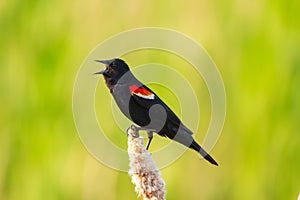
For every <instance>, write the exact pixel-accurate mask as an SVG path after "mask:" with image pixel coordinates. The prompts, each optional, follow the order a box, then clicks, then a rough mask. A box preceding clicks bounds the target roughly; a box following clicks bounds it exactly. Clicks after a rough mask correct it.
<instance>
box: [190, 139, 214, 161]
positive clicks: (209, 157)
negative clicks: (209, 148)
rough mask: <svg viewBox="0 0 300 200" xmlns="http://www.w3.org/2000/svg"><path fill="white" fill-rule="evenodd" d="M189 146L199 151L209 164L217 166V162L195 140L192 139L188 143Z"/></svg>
mask: <svg viewBox="0 0 300 200" xmlns="http://www.w3.org/2000/svg"><path fill="white" fill-rule="evenodd" d="M190 148H192V149H194V150H195V151H197V152H199V153H200V154H201V155H202V156H203V158H204V159H205V160H207V161H208V162H210V163H211V164H213V165H216V166H218V163H217V162H216V161H215V160H214V159H213V158H212V157H211V156H210V155H209V154H208V153H207V152H206V151H205V150H204V149H203V148H202V147H201V146H200V145H199V144H198V143H197V142H195V141H193V142H192V144H191V145H190Z"/></svg>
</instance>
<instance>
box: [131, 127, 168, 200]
mask: <svg viewBox="0 0 300 200" xmlns="http://www.w3.org/2000/svg"><path fill="white" fill-rule="evenodd" d="M127 135H128V155H129V160H130V164H129V167H130V170H129V172H128V174H129V175H130V176H131V178H132V183H133V184H135V191H136V192H137V193H138V196H139V197H140V198H141V199H143V200H148V199H149V200H164V199H165V197H164V195H165V193H166V191H165V182H164V180H163V179H162V178H161V174H160V171H159V170H158V169H157V168H156V166H155V162H154V161H153V159H152V157H151V155H150V153H149V152H148V151H147V150H146V149H145V147H144V140H143V138H141V137H139V133H138V128H137V127H135V126H133V125H132V126H131V127H130V128H128V130H127Z"/></svg>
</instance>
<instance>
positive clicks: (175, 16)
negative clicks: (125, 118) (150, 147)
mask: <svg viewBox="0 0 300 200" xmlns="http://www.w3.org/2000/svg"><path fill="white" fill-rule="evenodd" d="M299 10H300V3H299V1H296V0H295V1H278V0H277V1H276V0H275V1H257V0H255V1H244V0H240V1H224V2H218V1H196V0H193V1H177V0H174V1H157V0H152V1H134V0H127V1H121V0H119V1H90V0H87V1H76V0H75V1H57V0H56V1H32V0H31V1H0V30H1V32H0V33H1V35H0V88H1V98H0V113H1V114H0V199H3V200H15V199H24V200H27V199H30V200H32V199H45V200H47V199H49V200H50V199H51V200H52V199H85V200H89V199H105V200H106V199H107V200H110V199H118V200H121V199H124V200H125V199H137V197H136V196H137V195H136V194H135V192H134V186H133V185H132V184H131V180H130V177H129V176H128V175H127V174H126V173H122V172H118V171H115V170H113V169H110V168H108V167H106V166H104V165H102V164H100V163H99V162H97V161H96V160H95V159H94V158H93V157H92V156H91V155H90V154H89V153H88V152H87V151H86V149H85V147H84V146H83V145H82V143H81V142H80V139H79V137H78V134H77V132H76V128H75V125H74V122H73V117H72V90H73V83H74V80H75V77H76V73H77V70H78V69H79V67H80V65H81V63H82V62H83V60H84V59H85V58H86V56H87V55H88V53H89V52H90V51H91V50H92V49H93V48H94V47H95V46H96V45H97V44H99V43H100V42H102V41H103V40H105V39H107V38H108V37H110V36H112V35H114V34H117V33H119V32H121V31H125V30H128V29H132V28H138V27H145V26H156V27H163V28H170V29H174V30H177V31H179V32H182V33H184V34H186V35H187V36H189V37H191V38H193V39H195V40H196V41H197V42H199V43H201V44H202V45H203V46H204V47H205V48H206V49H207V51H208V53H209V54H210V55H211V57H212V58H213V60H214V61H215V63H216V65H217V66H218V68H219V70H220V73H221V74H222V77H223V80H224V83H225V87H226V93H227V117H226V122H225V125H224V130H223V132H222V135H221V137H220V139H219V141H218V143H217V145H216V146H215V148H214V149H213V151H212V152H211V153H212V155H213V156H214V157H215V158H216V159H217V160H218V162H219V163H220V166H219V167H218V168H216V167H213V166H211V165H209V164H208V163H207V162H205V161H203V160H200V161H199V159H198V157H197V155H196V154H195V153H194V152H192V151H188V152H186V153H185V154H184V156H183V157H181V158H180V159H179V160H178V161H177V162H175V163H174V164H173V165H171V166H169V167H167V168H165V169H163V170H161V172H162V175H163V178H164V180H165V182H166V183H167V191H168V194H167V198H168V199H296V198H297V196H298V193H299V192H300V156H299V154H300V135H299V134H300V131H299V130H300V123H299V121H300V93H299V86H300V53H299V52H300V23H299V20H300V14H299ZM142 55H143V56H144V57H143V56H130V55H127V56H126V57H124V58H126V60H127V62H128V63H130V64H131V65H132V66H135V65H136V64H141V63H143V62H146V61H147V62H149V61H152V62H162V63H163V64H167V65H171V66H178V67H179V68H180V66H181V65H177V63H176V62H177V61H178V60H176V59H165V57H164V56H166V55H165V54H164V53H162V54H161V55H160V54H159V53H158V52H156V53H153V54H151V52H150V53H149V56H146V55H147V52H146V53H145V52H144V53H143V54H142ZM99 58H101V55H99ZM178 62H180V61H178ZM183 71H184V70H183ZM191 81H192V82H193V81H195V82H193V83H196V84H198V82H197V81H196V80H195V79H193V80H191ZM100 82H101V81H100ZM99 84H103V82H102V83H99ZM199 84H200V83H199ZM201 87H203V88H205V86H199V88H201ZM157 90H158V91H157V93H159V88H157ZM199 91H201V90H199ZM105 92H107V93H108V91H107V90H106V91H105ZM206 93H207V92H206ZM106 96H107V97H108V98H109V96H108V95H106ZM204 96H205V95H204ZM205 101H206V100H205V98H204V100H203V102H205ZM176 102H177V101H176V100H174V102H172V101H170V100H169V103H170V104H173V103H174V105H173V107H175V108H177V107H178V106H177V104H176ZM208 103H209V102H208ZM171 107H172V106H171ZM204 113H205V112H204ZM207 113H208V114H207V116H206V117H205V115H204V116H202V118H201V119H203V120H204V122H205V123H204V125H203V126H204V128H203V130H205V124H207V123H208V122H209V119H210V118H209V117H210V116H209V111H207ZM187 124H188V122H187ZM111 126H112V127H110V128H111V129H112V130H113V129H114V127H113V125H111ZM200 130H201V129H200ZM118 134H119V135H121V133H116V135H114V136H113V138H112V139H113V140H118V139H116V138H117V137H118V136H117V135H118ZM203 137H204V136H203V134H202V135H201V133H199V134H198V135H197V139H198V140H199V141H202V139H203ZM120 138H121V139H120V140H124V137H123V136H122V137H121V136H120ZM155 140H157V141H159V139H158V138H157V137H156V138H155ZM123 143H124V147H125V148H126V141H123Z"/></svg>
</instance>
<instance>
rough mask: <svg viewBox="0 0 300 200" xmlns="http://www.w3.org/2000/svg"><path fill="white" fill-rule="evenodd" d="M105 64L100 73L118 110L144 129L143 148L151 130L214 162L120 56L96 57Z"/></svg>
mask: <svg viewBox="0 0 300 200" xmlns="http://www.w3.org/2000/svg"><path fill="white" fill-rule="evenodd" d="M96 62H100V63H103V64H105V65H106V68H105V69H104V70H102V71H100V72H96V73H95V74H102V75H103V76H104V79H105V83H106V85H107V87H108V88H109V90H110V93H111V94H112V95H113V97H114V99H115V101H116V103H117V105H118V107H119V108H120V110H121V111H122V113H123V114H124V115H125V116H126V117H127V118H129V119H130V120H131V121H133V122H134V123H135V124H137V125H139V126H140V127H142V128H143V129H144V130H148V131H147V133H148V138H149V140H148V144H147V147H146V148H147V149H148V148H149V145H150V143H151V140H152V137H153V134H152V132H156V133H158V134H159V135H160V136H164V137H165V136H166V137H168V138H170V139H173V140H175V141H177V142H179V143H181V144H183V145H185V146H187V147H189V148H191V149H194V150H195V151H197V152H199V153H200V154H201V155H202V156H203V157H204V158H205V159H206V160H208V161H209V162H210V163H212V164H214V165H218V163H217V162H216V161H215V160H214V159H213V158H212V157H211V156H210V155H209V154H208V153H207V152H206V151H205V150H204V149H203V148H202V147H201V146H200V145H199V144H198V143H197V142H196V141H195V140H194V139H193V137H192V134H193V133H192V131H191V130H189V129H188V128H187V127H186V126H185V125H184V124H183V123H182V122H181V120H180V119H179V118H178V117H177V116H176V115H175V113H174V112H173V111H172V110H171V109H170V108H169V107H168V106H167V105H166V104H165V103H164V102H163V101H162V100H161V99H160V98H159V97H158V96H157V95H156V94H155V93H154V92H153V91H152V90H151V89H149V88H148V87H147V86H145V85H144V84H143V83H141V82H140V81H139V80H137V79H136V78H135V77H134V75H133V74H132V73H131V71H130V69H129V67H128V65H127V64H126V63H125V62H124V61H123V60H121V59H119V58H115V59H111V60H96Z"/></svg>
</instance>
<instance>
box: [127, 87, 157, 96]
mask: <svg viewBox="0 0 300 200" xmlns="http://www.w3.org/2000/svg"><path fill="white" fill-rule="evenodd" d="M129 90H130V94H131V95H134V94H135V95H137V96H139V97H142V98H145V99H154V97H155V96H154V94H153V93H152V92H150V91H149V90H147V89H146V88H145V87H143V86H142V87H138V86H136V85H131V86H130V87H129Z"/></svg>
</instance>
